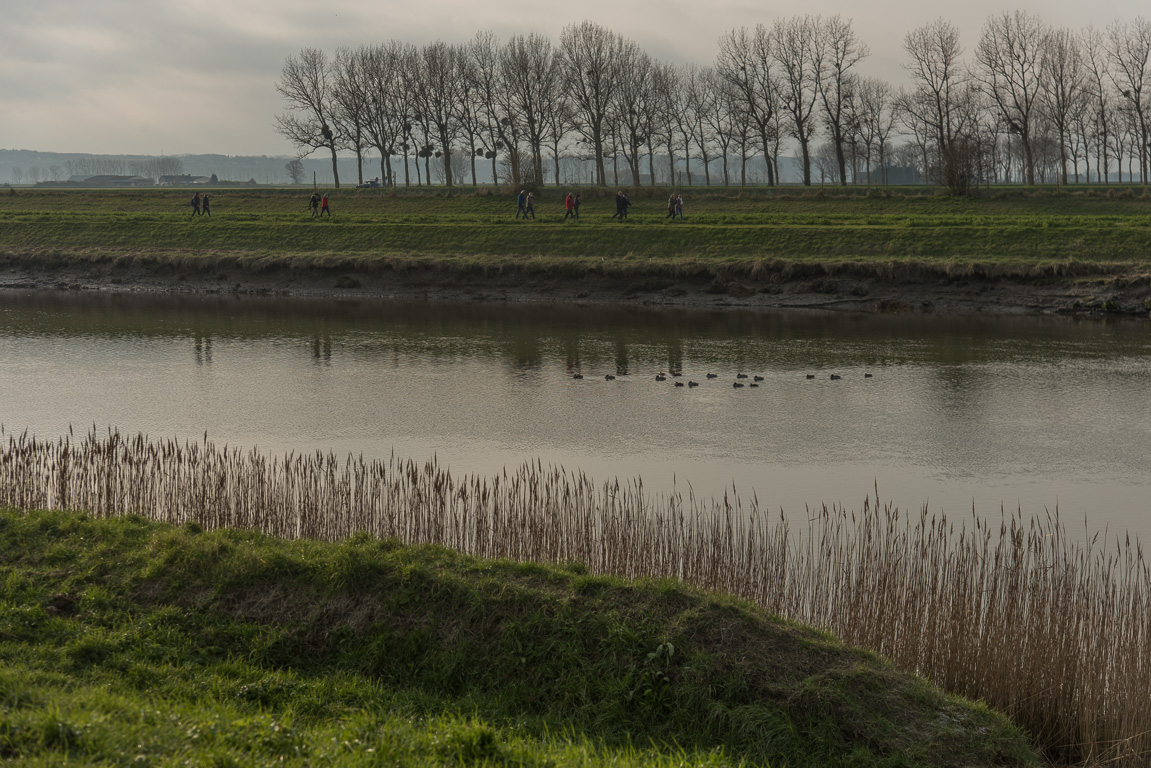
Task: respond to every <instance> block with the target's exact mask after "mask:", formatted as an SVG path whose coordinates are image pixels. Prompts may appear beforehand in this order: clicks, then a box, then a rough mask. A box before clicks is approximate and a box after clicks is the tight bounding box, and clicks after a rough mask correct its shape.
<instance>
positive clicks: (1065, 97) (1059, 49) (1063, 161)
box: [1039, 27, 1087, 185]
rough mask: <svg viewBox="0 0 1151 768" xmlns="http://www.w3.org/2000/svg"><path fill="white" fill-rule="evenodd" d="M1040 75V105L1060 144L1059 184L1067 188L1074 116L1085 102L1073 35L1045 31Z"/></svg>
mask: <svg viewBox="0 0 1151 768" xmlns="http://www.w3.org/2000/svg"><path fill="white" fill-rule="evenodd" d="M1040 72H1041V74H1042V77H1041V78H1040V81H1039V84H1040V89H1041V94H1042V98H1041V102H1040V104H1041V106H1042V109H1043V113H1044V115H1045V116H1046V117H1047V119H1048V121H1050V123H1051V125H1052V127H1054V129H1055V132H1056V135H1057V138H1058V141H1059V148H1058V149H1059V164H1060V181H1061V183H1062V184H1064V185H1066V184H1067V160H1068V157H1069V155H1070V156H1074V153H1072V152H1071V151H1070V150H1071V145H1072V135H1073V133H1074V130H1073V129H1074V122H1075V116H1076V114H1077V113H1079V112H1081V111H1082V106H1083V104H1084V103H1085V102H1086V99H1087V89H1086V73H1085V71H1084V66H1083V55H1082V52H1081V50H1080V47H1079V38H1078V37H1077V36H1076V35H1075V33H1074V32H1072V31H1071V30H1070V29H1067V28H1065V27H1064V28H1060V29H1052V30H1049V31H1048V33H1047V35H1046V37H1045V38H1044V40H1043V53H1042V61H1041V66H1040Z"/></svg>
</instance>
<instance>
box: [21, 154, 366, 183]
mask: <svg viewBox="0 0 1151 768" xmlns="http://www.w3.org/2000/svg"><path fill="white" fill-rule="evenodd" d="M292 160H293V158H291V157H284V156H268V155H165V156H161V157H155V156H149V155H97V154H87V153H68V152H37V151H34V150H26V149H0V182H8V183H11V184H37V183H42V182H62V181H67V180H68V179H69V178H70V177H72V176H91V175H112V176H126V175H139V176H147V177H148V178H151V179H159V177H160V176H177V175H180V174H190V175H192V176H212V175H213V174H215V175H216V176H217V177H218V178H219V179H221V180H230V181H243V182H248V181H254V182H256V183H258V184H285V183H289V182H290V181H291V175H290V174H289V172H288V169H287V168H286V167H285V166H286V164H287V163H288V162H290V161H292ZM355 162H356V161H355V159H354V158H341V161H340V171H341V173H344V174H345V175H348V174H352V175H354V174H355V173H356V168H355ZM302 165H303V167H304V174H305V175H306V176H307V180H308V181H309V182H311V180H312V174H313V172H315V173H317V174H318V179H319V181H322V182H325V183H331V174H332V167H331V165H330V164H329V163H328V161H327V160H326V159H304V161H303V163H302Z"/></svg>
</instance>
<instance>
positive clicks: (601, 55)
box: [560, 21, 634, 186]
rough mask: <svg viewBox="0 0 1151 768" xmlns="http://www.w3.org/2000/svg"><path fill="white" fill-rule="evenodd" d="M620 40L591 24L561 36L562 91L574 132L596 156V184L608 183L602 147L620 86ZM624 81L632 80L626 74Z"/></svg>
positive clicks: (576, 26)
mask: <svg viewBox="0 0 1151 768" xmlns="http://www.w3.org/2000/svg"><path fill="white" fill-rule="evenodd" d="M622 48H623V39H622V38H621V37H620V36H619V35H618V34H616V33H615V32H612V31H611V30H609V29H607V28H605V27H601V26H600V25H598V24H595V23H593V22H591V21H583V22H580V23H578V24H569V25H568V26H566V27H564V29H563V31H562V32H561V33H560V52H561V53H562V55H563V62H564V69H563V71H564V82H565V91H566V92H567V93H568V94H569V95H570V96H571V98H572V101H573V103H574V105H575V113H576V123H575V129H576V131H578V132H579V133H580V134H581V135H582V136H583V137H584V139H586V140H587V141H588V142H589V143H590V144H591V146H592V148H593V150H594V152H595V165H596V184H599V185H600V186H603V185H605V184H606V183H607V175H606V173H605V171H604V143H605V141H606V138H607V132H606V130H605V128H606V124H605V123H606V121H607V117H608V111H609V109H610V105H611V103H612V99H613V97H614V94H615V90H616V87H617V86H618V85H619V83H620V82H621V79H623V78H621V69H620V64H621V62H620V61H619V56H620V53H621V49H622ZM625 76H626V78H631V77H633V76H634V74H633V73H625Z"/></svg>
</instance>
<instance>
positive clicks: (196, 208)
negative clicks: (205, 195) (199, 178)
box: [192, 192, 200, 216]
mask: <svg viewBox="0 0 1151 768" xmlns="http://www.w3.org/2000/svg"><path fill="white" fill-rule="evenodd" d="M192 215H193V216H199V215H200V193H199V192H197V193H196V194H194V195H192Z"/></svg>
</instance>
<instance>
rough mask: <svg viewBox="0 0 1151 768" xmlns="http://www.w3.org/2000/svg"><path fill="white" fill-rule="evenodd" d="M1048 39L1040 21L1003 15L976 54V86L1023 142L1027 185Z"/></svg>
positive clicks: (988, 29) (990, 21)
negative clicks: (1041, 68)
mask: <svg viewBox="0 0 1151 768" xmlns="http://www.w3.org/2000/svg"><path fill="white" fill-rule="evenodd" d="M1045 37H1046V30H1045V28H1044V25H1043V22H1042V21H1041V20H1040V19H1039V18H1038V17H1036V16H1033V15H1031V14H1029V13H1026V12H1024V11H1016V12H1015V13H1010V14H1009V13H1006V12H1004V13H1002V14H999V15H998V16H992V17H991V18H990V19H988V20H987V23H986V24H985V25H984V27H983V35H982V36H981V37H980V38H979V44H978V45H977V46H976V48H975V59H976V62H977V66H976V68H975V70H974V77H975V80H976V82H977V83H978V84H979V88H980V90H981V91H982V92H983V93H984V94H986V95H987V97H988V98H990V99H991V101H992V102H993V103H994V104H995V107H996V108H997V109H998V110H999V111H1000V113H1002V115H1003V118H1004V120H1006V121H1007V126H1008V129H1009V130H1010V131H1011V132H1012V133H1014V134H1016V135H1018V136H1019V140H1020V142H1021V143H1022V147H1023V170H1024V176H1025V179H1026V181H1027V183H1028V184H1034V183H1035V155H1034V147H1033V146H1032V137H1033V135H1034V132H1035V127H1036V126H1035V118H1036V106H1037V104H1038V99H1039V79H1040V64H1041V60H1042V57H1043V50H1044V39H1045Z"/></svg>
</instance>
